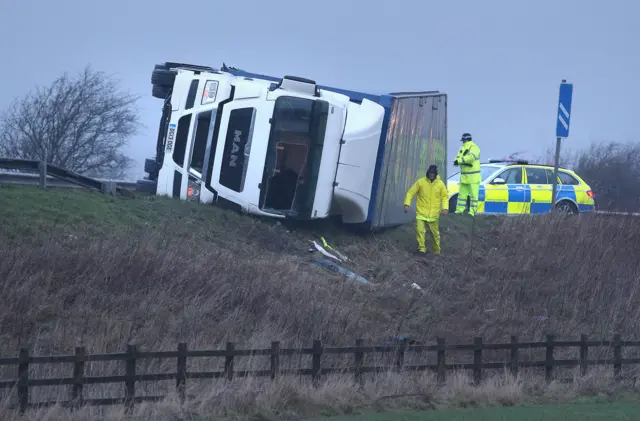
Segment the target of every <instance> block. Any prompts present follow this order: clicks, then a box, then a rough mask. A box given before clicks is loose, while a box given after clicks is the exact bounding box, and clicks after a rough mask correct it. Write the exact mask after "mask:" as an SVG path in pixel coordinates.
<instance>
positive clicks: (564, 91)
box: [551, 79, 573, 212]
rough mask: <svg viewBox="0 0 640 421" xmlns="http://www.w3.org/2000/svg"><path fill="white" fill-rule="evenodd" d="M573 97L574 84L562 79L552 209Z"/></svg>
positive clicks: (557, 121)
mask: <svg viewBox="0 0 640 421" xmlns="http://www.w3.org/2000/svg"><path fill="white" fill-rule="evenodd" d="M572 99H573V84H572V83H567V81H566V80H564V79H563V80H562V83H561V84H560V95H559V96H558V113H557V114H558V118H557V120H556V138H557V139H556V159H555V164H554V167H553V174H554V177H553V192H552V193H551V211H552V212H553V210H554V209H555V207H556V200H557V194H556V193H557V190H558V166H559V162H560V140H561V139H562V138H563V137H564V138H566V137H569V123H570V122H571V100H572Z"/></svg>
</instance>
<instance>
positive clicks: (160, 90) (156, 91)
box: [151, 85, 169, 99]
mask: <svg viewBox="0 0 640 421" xmlns="http://www.w3.org/2000/svg"><path fill="white" fill-rule="evenodd" d="M151 95H152V96H153V97H154V98H158V99H167V97H168V96H169V88H167V87H165V86H160V85H153V88H151Z"/></svg>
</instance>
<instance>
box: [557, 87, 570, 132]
mask: <svg viewBox="0 0 640 421" xmlns="http://www.w3.org/2000/svg"><path fill="white" fill-rule="evenodd" d="M572 97H573V84H572V83H566V82H565V81H562V83H561V84H560V95H559V98H558V121H557V122H556V137H569V123H570V122H571V99H572Z"/></svg>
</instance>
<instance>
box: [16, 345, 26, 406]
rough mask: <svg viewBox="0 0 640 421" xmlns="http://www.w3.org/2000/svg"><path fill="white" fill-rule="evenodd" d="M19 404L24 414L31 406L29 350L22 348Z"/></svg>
mask: <svg viewBox="0 0 640 421" xmlns="http://www.w3.org/2000/svg"><path fill="white" fill-rule="evenodd" d="M18 404H19V406H20V413H21V414H24V413H25V411H26V410H27V407H28V406H29V350H28V349H27V348H20V353H19V354H18Z"/></svg>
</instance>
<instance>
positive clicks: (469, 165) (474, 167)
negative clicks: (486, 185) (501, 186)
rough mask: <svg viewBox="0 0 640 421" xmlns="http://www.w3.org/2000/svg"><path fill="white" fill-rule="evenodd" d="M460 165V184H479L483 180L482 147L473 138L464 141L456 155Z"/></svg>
mask: <svg viewBox="0 0 640 421" xmlns="http://www.w3.org/2000/svg"><path fill="white" fill-rule="evenodd" d="M456 159H457V160H458V164H459V165H460V184H479V183H480V181H482V176H481V175H480V148H479V147H478V145H476V144H475V143H473V140H469V141H468V142H464V143H463V144H462V146H460V150H458V155H457V156H456Z"/></svg>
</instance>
